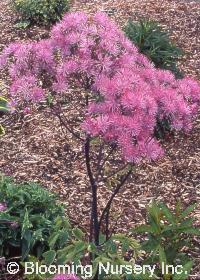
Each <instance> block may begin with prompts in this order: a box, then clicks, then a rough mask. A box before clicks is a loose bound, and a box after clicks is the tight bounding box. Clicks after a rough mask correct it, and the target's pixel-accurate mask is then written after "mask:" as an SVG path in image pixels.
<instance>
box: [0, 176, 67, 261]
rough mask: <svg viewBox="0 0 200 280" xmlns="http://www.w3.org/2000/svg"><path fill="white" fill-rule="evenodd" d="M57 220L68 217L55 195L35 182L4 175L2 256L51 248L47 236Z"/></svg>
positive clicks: (0, 195) (0, 226) (1, 186)
mask: <svg viewBox="0 0 200 280" xmlns="http://www.w3.org/2000/svg"><path fill="white" fill-rule="evenodd" d="M57 219H62V220H63V219H66V218H65V215H64V208H63V206H62V205H60V204H58V203H57V201H56V196H55V195H54V194H52V193H50V192H49V191H47V190H45V189H44V188H42V187H40V186H39V185H37V184H34V183H27V184H15V183H14V182H13V180H12V179H10V178H8V177H2V178H1V180H0V256H2V257H6V258H7V257H13V256H22V259H25V258H26V257H27V256H28V254H32V255H34V256H37V257H40V256H41V255H42V253H43V252H44V251H46V250H48V249H49V248H50V245H49V241H48V239H49V236H50V235H51V234H52V232H53V231H54V226H55V221H56V220H57ZM65 224H66V222H65ZM69 227H70V226H69ZM65 231H66V233H67V228H65ZM58 245H59V244H58ZM58 248H59V247H58Z"/></svg>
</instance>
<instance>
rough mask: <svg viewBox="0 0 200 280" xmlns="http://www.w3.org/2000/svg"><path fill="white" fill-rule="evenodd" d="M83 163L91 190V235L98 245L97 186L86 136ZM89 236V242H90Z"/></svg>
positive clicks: (88, 138) (88, 140)
mask: <svg viewBox="0 0 200 280" xmlns="http://www.w3.org/2000/svg"><path fill="white" fill-rule="evenodd" d="M85 161H86V167H87V173H88V177H89V180H90V185H91V189H92V211H91V228H90V230H91V235H92V236H94V241H95V245H96V246H98V245H99V222H98V209H97V185H96V182H95V179H94V177H93V172H92V168H91V159H90V137H89V136H88V137H87V139H86V142H85ZM92 236H90V240H92V239H93V238H92Z"/></svg>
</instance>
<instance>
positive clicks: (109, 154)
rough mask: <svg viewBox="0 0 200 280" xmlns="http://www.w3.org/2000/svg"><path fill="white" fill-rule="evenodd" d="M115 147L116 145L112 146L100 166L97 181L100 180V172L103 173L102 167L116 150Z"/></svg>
mask: <svg viewBox="0 0 200 280" xmlns="http://www.w3.org/2000/svg"><path fill="white" fill-rule="evenodd" d="M115 148H116V145H114V146H112V148H111V150H110V152H109V153H108V155H107V156H106V157H105V159H104V161H103V162H102V163H101V165H100V166H99V167H98V173H97V175H96V180H97V181H98V179H99V176H100V174H101V171H102V169H103V167H104V165H105V163H106V162H107V160H108V159H109V157H110V156H111V155H112V153H113V152H114V150H115Z"/></svg>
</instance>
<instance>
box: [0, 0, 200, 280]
mask: <svg viewBox="0 0 200 280" xmlns="http://www.w3.org/2000/svg"><path fill="white" fill-rule="evenodd" d="M9 3H10V1H9V0H2V1H1V2H0V32H1V38H0V48H1V49H2V48H3V47H4V46H5V45H7V44H8V43H9V42H12V41H14V40H27V39H32V38H33V39H34V40H37V39H39V38H44V37H47V36H48V32H49V30H48V28H44V27H36V26H35V27H31V28H29V29H27V30H19V29H16V28H15V27H14V24H15V21H16V16H15V15H13V12H12V10H11V8H10V5H9ZM72 10H74V11H77V10H85V11H86V12H87V13H91V14H92V13H94V12H95V11H97V10H102V11H106V12H107V13H109V14H110V15H111V17H112V18H114V19H115V20H116V21H117V22H118V23H119V24H120V25H121V26H123V25H124V23H125V22H126V21H127V20H128V19H129V18H132V19H134V20H137V19H138V18H140V17H149V18H151V19H155V20H157V21H159V22H160V23H161V24H162V25H163V26H164V27H166V28H167V29H168V30H169V32H170V35H171V38H172V40H174V42H176V44H177V45H178V46H179V47H181V48H182V49H183V50H184V56H183V58H182V60H181V61H180V62H179V65H180V67H181V69H182V70H183V71H184V72H185V73H186V74H188V75H191V76H193V77H195V78H197V79H200V42H199V40H200V39H199V38H200V2H199V1H183V0H181V1H167V0H163V1H160V0H143V1H141V0H126V1H124V0H121V1H120V0H113V1H112V0H108V1H106V0H104V1H103V0H102V1H99V0H98V1H96V0H90V1H86V0H85V1H81V0H75V1H73V4H72ZM4 78H5V77H3V75H2V77H0V90H1V91H3V92H4V91H5V92H6V85H5V83H4V82H3V80H4ZM73 96H75V98H74V100H72V102H71V104H70V107H66V108H65V111H66V114H67V113H68V112H69V110H71V111H70V114H72V113H74V114H77V111H78V110H77V104H76V102H77V101H78V99H77V98H78V97H76V95H73ZM77 96H78V93H77ZM3 125H4V126H5V127H6V135H5V136H4V137H3V138H1V140H0V141H1V143H0V154H1V158H0V170H1V171H2V172H3V173H5V174H7V175H12V176H14V177H15V179H16V180H17V181H24V180H28V181H30V180H34V181H37V182H39V183H40V184H42V185H43V186H44V187H47V188H48V189H50V190H52V191H54V192H57V193H58V194H59V196H60V199H61V200H62V201H63V202H64V203H65V204H66V205H67V214H68V215H69V216H70V218H71V219H72V221H73V222H74V223H75V224H78V225H79V226H81V227H83V228H88V222H89V206H90V189H89V184H88V181H87V176H86V174H85V169H84V162H83V158H82V147H81V146H80V143H78V142H75V141H74V139H73V138H72V137H71V136H70V135H67V137H66V134H65V133H63V130H62V129H61V128H60V127H59V123H58V121H57V120H56V119H55V118H53V117H52V115H51V114H50V111H49V110H39V111H38V112H35V113H34V114H32V115H31V116H25V117H22V116H11V117H10V116H9V117H6V118H4V121H3ZM199 133H200V119H199V120H197V121H196V123H195V127H194V129H193V130H192V132H191V133H190V134H189V135H176V136H175V137H173V138H169V139H168V141H167V143H166V144H165V148H166V155H165V157H164V158H163V159H162V160H160V161H158V162H156V163H146V164H143V165H141V166H139V167H137V168H136V170H135V173H134V175H133V176H132V178H131V180H130V182H129V184H128V185H127V186H126V187H125V188H124V189H123V190H122V191H121V193H120V194H119V195H118V197H117V198H116V199H115V202H114V207H113V209H115V212H113V221H114V223H116V226H117V229H118V231H126V230H128V229H130V228H131V227H133V226H135V225H136V223H137V224H138V223H141V222H143V221H144V219H145V207H146V205H147V204H148V203H149V202H150V201H151V200H152V199H153V198H156V199H158V200H162V201H165V202H167V203H169V205H170V206H174V205H175V203H176V202H177V200H178V199H180V200H181V201H182V202H183V204H184V205H188V204H190V203H193V202H197V204H198V207H197V209H196V211H195V216H196V218H197V225H200V137H199V135H200V134H199ZM110 193H111V190H109V189H108V188H105V187H101V188H100V189H99V200H100V206H104V205H105V201H106V198H107V197H108V195H109V194H110ZM77 206H78V207H77ZM100 208H101V207H100ZM196 244H197V245H196V247H197V248H196V253H194V254H196V269H195V270H194V272H193V274H195V273H199V271H200V257H199V251H200V250H199V247H200V240H198V239H197V240H196ZM191 279H193V278H192V277H191ZM194 279H195V278H194ZM196 279H200V276H199V278H198V277H196Z"/></svg>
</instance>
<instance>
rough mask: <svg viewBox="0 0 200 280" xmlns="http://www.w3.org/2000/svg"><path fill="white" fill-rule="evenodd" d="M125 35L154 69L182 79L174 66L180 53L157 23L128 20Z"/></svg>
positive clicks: (144, 20) (143, 20)
mask: <svg viewBox="0 0 200 280" xmlns="http://www.w3.org/2000/svg"><path fill="white" fill-rule="evenodd" d="M125 33H126V35H127V36H128V38H129V39H130V40H131V41H132V42H134V43H135V44H136V45H137V46H138V48H139V50H140V51H141V53H143V54H145V55H146V56H147V57H149V59H150V60H152V61H153V63H154V64H155V66H156V67H158V68H161V69H167V70H171V71H172V72H174V74H176V76H177V77H179V78H180V77H182V74H181V72H180V71H179V70H178V68H177V66H176V64H177V59H178V58H179V56H181V54H182V51H181V49H179V48H178V47H176V45H175V44H173V43H172V42H171V41H170V39H169V36H168V33H167V32H166V31H164V30H163V28H162V27H161V26H160V25H159V24H158V23H157V22H155V21H152V20H147V19H142V20H140V21H139V22H133V21H131V20H130V21H129V22H128V23H127V25H126V26H125Z"/></svg>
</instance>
